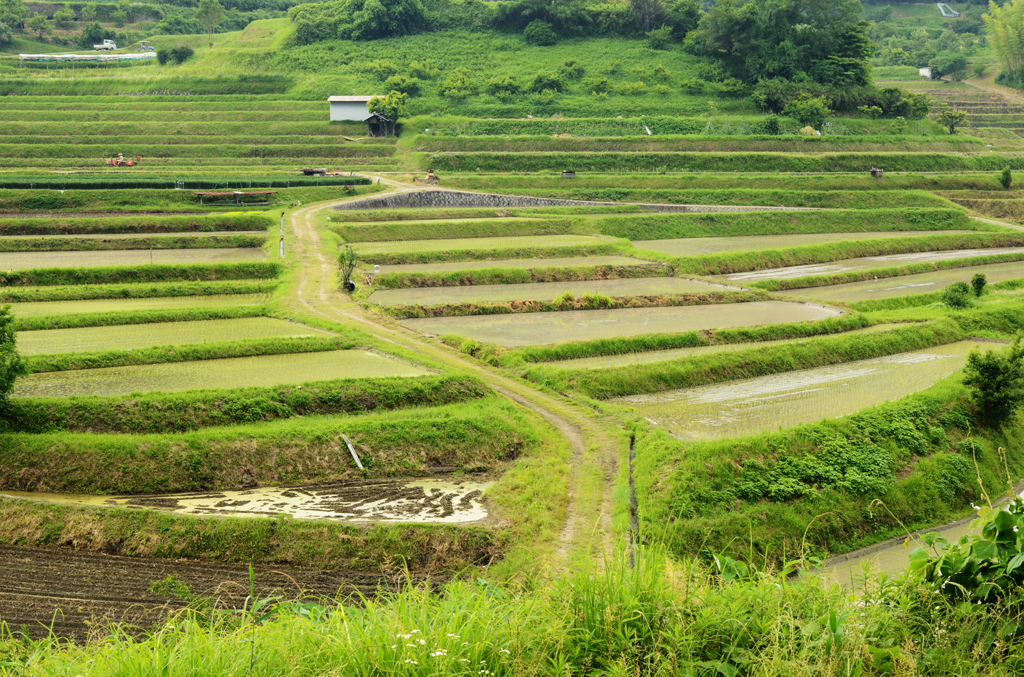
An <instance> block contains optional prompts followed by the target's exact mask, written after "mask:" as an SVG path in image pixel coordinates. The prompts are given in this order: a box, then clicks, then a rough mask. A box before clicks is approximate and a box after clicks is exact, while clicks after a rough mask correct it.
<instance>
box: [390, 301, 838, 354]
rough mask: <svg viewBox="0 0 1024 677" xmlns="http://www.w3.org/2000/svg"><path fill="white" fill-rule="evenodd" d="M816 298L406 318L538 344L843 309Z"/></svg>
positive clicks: (496, 339)
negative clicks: (801, 301) (803, 301)
mask: <svg viewBox="0 0 1024 677" xmlns="http://www.w3.org/2000/svg"><path fill="white" fill-rule="evenodd" d="M840 314H841V313H840V311H838V310H835V309H833V308H826V307H824V306H819V305H816V304H795V303H786V302H782V301H757V302H753V303H720V304H715V305H709V306H672V307H667V308H622V309H619V310H570V311H564V312H552V313H515V314H509V315H473V316H469V317H435V318H423V319H412V320H403V321H402V323H403V324H405V325H406V326H408V327H411V328H412V329H415V330H417V331H421V332H424V333H428V334H439V335H443V334H458V335H460V336H466V337H468V338H472V339H476V340H478V341H484V342H487V343H494V344H497V345H500V346H506V347H514V346H532V345H544V344H549V343H565V342H566V341H587V340H591V339H599V338H614V337H617V336H637V335H639V334H662V333H676V332H683V331H700V330H702V329H720V328H725V327H749V326H754V325H758V324H774V323H776V322H803V321H810V320H821V319H824V318H826V317H835V316H837V315H840Z"/></svg>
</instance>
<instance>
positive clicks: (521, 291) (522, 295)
mask: <svg viewBox="0 0 1024 677" xmlns="http://www.w3.org/2000/svg"><path fill="white" fill-rule="evenodd" d="M729 290H732V291H735V290H736V288H735V287H726V286H723V285H718V284H711V283H708V282H701V281H699V280H686V279H682V278H678V277H640V278H627V279H622V280H591V281H589V282H536V283H532V284H482V285H470V286H465V287H417V288H412V289H385V290H382V291H377V292H374V293H373V294H371V295H370V301H371V302H373V303H379V304H380V305H382V306H400V305H417V304H418V305H438V304H444V303H474V302H482V301H519V300H531V301H553V300H554V299H555V297H557V296H559V295H561V294H564V293H565V292H570V293H572V294H573V295H574V296H577V297H580V296H583V294H586V293H592V294H604V295H605V296H611V297H617V296H661V295H664V294H706V293H709V292H714V291H729Z"/></svg>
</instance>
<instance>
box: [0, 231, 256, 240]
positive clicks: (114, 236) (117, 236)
mask: <svg viewBox="0 0 1024 677" xmlns="http://www.w3.org/2000/svg"><path fill="white" fill-rule="evenodd" d="M265 233H266V231H264V230H217V231H207V230H198V231H188V230H186V231H174V232H170V233H84V234H83V233H76V234H70V235H3V236H0V242H3V241H4V240H43V241H45V240H53V239H61V240H132V239H136V240H137V239H139V238H157V237H177V238H184V237H211V236H214V235H222V236H229V237H230V236H233V235H264V234H265Z"/></svg>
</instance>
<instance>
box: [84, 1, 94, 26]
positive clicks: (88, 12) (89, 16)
mask: <svg viewBox="0 0 1024 677" xmlns="http://www.w3.org/2000/svg"><path fill="white" fill-rule="evenodd" d="M95 20H96V3H95V2H90V3H89V4H87V5H86V6H85V7H83V8H82V23H92V22H93V21H95Z"/></svg>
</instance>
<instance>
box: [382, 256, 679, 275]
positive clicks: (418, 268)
mask: <svg viewBox="0 0 1024 677" xmlns="http://www.w3.org/2000/svg"><path fill="white" fill-rule="evenodd" d="M650 265H659V264H656V263H653V262H651V261H644V260H643V259H634V258H632V257H630V256H568V257H561V258H551V259H507V260H503V261H453V262H451V263H406V264H402V265H391V266H389V265H383V266H380V268H379V269H378V270H377V271H376V272H378V273H380V274H382V275H383V274H384V273H450V272H454V271H459V270H486V269H487V268H522V269H526V270H532V269H541V268H576V267H582V266H617V267H620V266H650Z"/></svg>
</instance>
